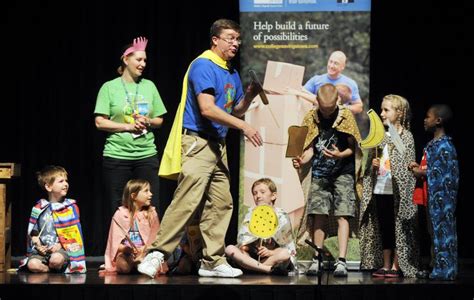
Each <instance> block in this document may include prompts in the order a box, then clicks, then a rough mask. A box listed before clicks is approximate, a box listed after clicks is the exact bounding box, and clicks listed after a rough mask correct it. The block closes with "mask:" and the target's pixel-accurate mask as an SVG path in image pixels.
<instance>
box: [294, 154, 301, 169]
mask: <svg viewBox="0 0 474 300" xmlns="http://www.w3.org/2000/svg"><path fill="white" fill-rule="evenodd" d="M292 161H293V168H295V169H299V168H301V165H302V162H301V156H297V157H296V158H293V160H292Z"/></svg>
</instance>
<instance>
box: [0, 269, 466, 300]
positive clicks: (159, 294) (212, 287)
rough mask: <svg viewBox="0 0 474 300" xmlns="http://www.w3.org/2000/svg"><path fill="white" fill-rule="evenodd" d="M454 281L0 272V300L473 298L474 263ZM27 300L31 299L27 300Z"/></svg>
mask: <svg viewBox="0 0 474 300" xmlns="http://www.w3.org/2000/svg"><path fill="white" fill-rule="evenodd" d="M460 269H461V272H460V274H459V278H458V279H457V280H456V281H452V282H443V281H430V280H421V279H408V278H406V279H405V278H400V279H376V278H372V276H371V274H370V273H369V272H358V271H350V272H349V274H348V277H347V278H335V277H334V276H333V275H332V272H330V271H325V272H324V273H323V275H322V276H321V280H320V282H318V278H317V277H308V276H306V275H304V274H300V275H295V276H268V275H243V276H242V277H239V278H206V277H199V276H196V275H186V276H179V275H176V276H159V277H156V278H155V279H150V278H148V277H146V276H143V275H102V274H99V273H98V272H97V268H91V267H89V270H88V272H87V273H86V274H80V275H79V274H71V275H65V274H31V273H25V272H16V273H13V272H11V273H10V272H4V273H0V299H1V300H6V299H22V298H24V297H25V298H26V297H34V298H41V299H48V300H51V299H67V300H73V299H140V300H145V299H160V300H162V299H226V300H232V299H261V300H267V299H298V300H302V299H350V300H354V299H417V300H418V299H443V300H445V299H470V300H472V299H474V264H472V263H470V264H466V265H463V266H462V267H461V268H460ZM26 299H28V298H26Z"/></svg>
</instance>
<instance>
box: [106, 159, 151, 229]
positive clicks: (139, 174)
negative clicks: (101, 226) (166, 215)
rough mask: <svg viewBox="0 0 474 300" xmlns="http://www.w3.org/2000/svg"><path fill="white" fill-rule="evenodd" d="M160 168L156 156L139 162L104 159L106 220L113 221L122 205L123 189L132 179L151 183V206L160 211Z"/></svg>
mask: <svg viewBox="0 0 474 300" xmlns="http://www.w3.org/2000/svg"><path fill="white" fill-rule="evenodd" d="M158 168H159V161H158V158H157V157H156V155H155V156H151V157H147V158H143V159H138V160H125V159H117V158H111V157H104V160H103V164H102V171H103V179H104V191H105V193H104V194H105V201H106V205H107V206H108V207H106V209H105V213H106V214H107V216H106V217H107V219H106V220H111V219H112V216H113V214H114V213H115V211H116V210H117V208H118V207H119V206H120V205H122V194H123V188H124V187H125V184H126V183H127V181H129V180H130V179H145V180H147V181H148V182H150V188H151V192H152V193H153V197H152V199H151V205H153V206H155V207H156V209H158V193H159V178H158Z"/></svg>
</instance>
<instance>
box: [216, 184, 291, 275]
mask: <svg viewBox="0 0 474 300" xmlns="http://www.w3.org/2000/svg"><path fill="white" fill-rule="evenodd" d="M252 195H253V200H254V201H255V205H256V206H259V205H269V206H271V207H273V205H274V203H275V200H276V199H277V188H276V185H275V183H274V182H273V181H272V180H271V179H269V178H261V179H259V180H257V181H255V182H254V183H253V185H252ZM273 209H274V210H275V212H276V215H277V218H278V228H277V230H276V233H275V234H274V236H273V237H272V238H269V239H266V240H264V241H261V240H260V239H259V238H258V237H256V236H254V235H253V234H252V233H251V232H250V230H249V223H250V218H251V214H252V210H250V211H249V212H248V213H247V215H246V216H245V218H244V221H243V223H242V226H241V227H240V229H239V234H238V237H237V242H238V244H237V245H236V246H234V245H229V246H227V247H226V249H225V253H226V256H227V257H228V258H230V259H231V261H233V262H234V263H236V264H237V265H239V266H240V267H242V268H244V269H246V270H251V271H256V272H261V273H267V274H277V275H287V274H288V269H291V268H294V266H296V258H295V257H296V248H295V243H294V239H293V234H292V228H291V221H290V219H289V217H288V214H287V213H285V212H284V211H283V210H282V209H281V208H276V207H273Z"/></svg>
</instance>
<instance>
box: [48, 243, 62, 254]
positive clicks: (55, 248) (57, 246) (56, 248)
mask: <svg viewBox="0 0 474 300" xmlns="http://www.w3.org/2000/svg"><path fill="white" fill-rule="evenodd" d="M61 248H62V246H61V244H60V243H56V244H54V245H52V246H51V247H49V248H48V252H49V253H54V252H58V251H59V250H60V249H61Z"/></svg>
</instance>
